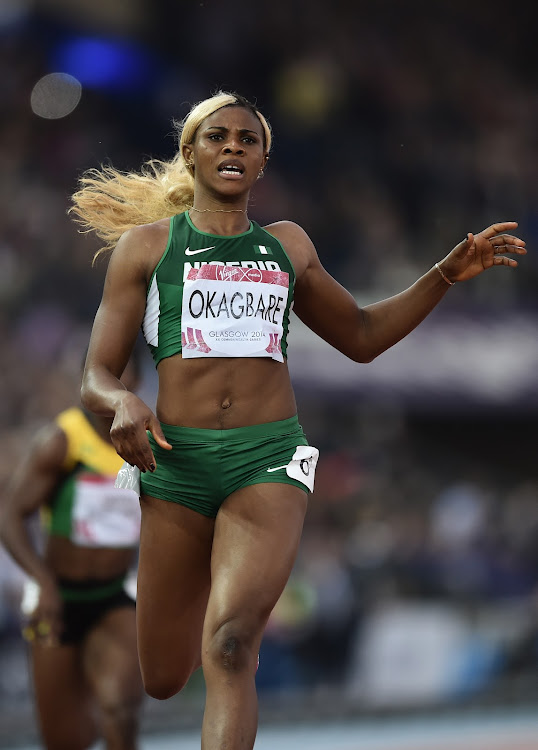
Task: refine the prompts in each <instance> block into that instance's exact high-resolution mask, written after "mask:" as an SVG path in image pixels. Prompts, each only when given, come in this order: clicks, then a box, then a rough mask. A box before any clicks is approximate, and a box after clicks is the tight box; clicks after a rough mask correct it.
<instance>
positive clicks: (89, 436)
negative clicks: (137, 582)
mask: <svg viewBox="0 0 538 750" xmlns="http://www.w3.org/2000/svg"><path fill="white" fill-rule="evenodd" d="M56 423H57V424H58V426H59V427H60V428H61V429H62V430H63V432H64V434H65V436H66V438H67V451H66V456H65V459H64V463H63V467H62V468H63V469H64V471H65V476H64V478H63V479H62V480H61V481H60V483H59V484H58V487H57V488H56V491H55V493H54V495H53V497H52V499H51V501H50V503H49V506H48V508H47V510H46V511H45V513H44V525H45V528H46V530H47V532H48V533H49V534H50V535H55V536H62V537H68V538H69V539H71V541H72V542H73V543H75V544H77V545H80V546H83V547H135V546H137V544H138V540H139V535H140V505H139V501H138V497H137V496H136V494H135V493H134V492H132V491H130V490H119V489H116V488H115V487H114V482H115V479H116V475H117V473H118V471H119V469H120V467H121V465H122V459H121V458H120V457H119V456H118V454H117V453H116V451H115V450H114V448H113V447H112V445H111V444H110V443H108V442H106V441H105V440H103V438H101V437H100V436H99V435H98V433H97V432H96V431H95V429H94V428H93V427H92V425H91V423H90V422H89V420H88V418H87V417H86V415H85V414H84V412H83V411H82V410H81V409H78V408H76V407H74V408H71V409H67V410H66V411H64V412H62V413H61V414H59V415H58V417H57V418H56Z"/></svg>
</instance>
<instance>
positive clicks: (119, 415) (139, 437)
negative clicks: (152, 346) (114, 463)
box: [81, 223, 171, 471]
mask: <svg viewBox="0 0 538 750" xmlns="http://www.w3.org/2000/svg"><path fill="white" fill-rule="evenodd" d="M165 227H166V225H163V224H160V223H158V224H153V225H148V226H143V227H136V228H135V229H131V230H129V231H128V232H126V233H125V234H124V235H122V237H121V239H120V240H119V242H118V244H117V246H116V248H115V249H114V251H113V253H112V256H111V258H110V263H109V266H108V270H107V275H106V279H105V285H104V289H103V297H102V300H101V304H100V305H99V309H98V310H97V314H96V316H95V320H94V324H93V328H92V334H91V338H90V345H89V348H88V355H87V358H86V365H85V368H84V375H83V378H82V390H81V397H82V403H83V404H84V406H85V407H86V408H87V409H89V410H90V411H93V412H95V413H96V414H101V415H104V416H111V417H113V423H112V428H111V430H110V437H111V440H112V443H113V445H114V448H115V449H116V451H117V453H118V454H119V455H120V456H121V457H122V458H123V459H124V460H125V461H127V462H128V463H130V464H131V465H132V466H138V468H139V469H140V470H141V471H146V470H147V469H149V470H150V471H154V469H155V457H154V456H153V452H152V450H151V447H150V444H149V441H148V437H147V432H146V430H149V431H150V432H151V433H152V434H153V437H154V438H155V440H156V441H157V443H158V444H159V445H161V446H162V447H163V448H167V449H169V448H170V447H171V446H170V445H169V444H168V443H167V441H166V439H165V437H164V434H163V432H162V430H161V426H160V424H159V421H158V419H157V417H156V416H155V414H154V413H153V412H152V411H151V409H150V408H149V407H148V406H147V405H146V404H145V403H144V402H143V401H142V400H141V399H140V398H138V396H136V395H135V394H134V393H131V392H130V391H128V390H127V389H126V388H125V386H124V385H123V383H122V382H121V380H120V378H121V375H122V373H123V371H124V369H125V367H126V365H127V362H128V360H129V357H130V354H131V352H132V350H133V347H134V345H135V342H136V338H137V335H138V331H139V330H140V326H141V324H142V320H143V317H144V311H145V307H146V289H147V283H148V278H149V275H150V273H151V270H152V269H153V267H154V266H155V264H156V262H157V260H158V258H159V257H160V256H161V255H162V252H163V251H164V247H165V245H166V239H167V236H168V233H167V229H166V231H163V228H165ZM163 243H164V244H163Z"/></svg>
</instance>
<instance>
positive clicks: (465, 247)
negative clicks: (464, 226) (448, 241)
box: [453, 232, 474, 258]
mask: <svg viewBox="0 0 538 750" xmlns="http://www.w3.org/2000/svg"><path fill="white" fill-rule="evenodd" d="M473 242H474V234H473V233H472V232H467V236H466V237H464V238H463V239H462V241H461V242H460V243H458V244H457V245H456V247H455V248H454V251H455V253H456V255H457V256H459V257H460V258H463V257H464V256H465V255H466V254H467V253H468V252H469V250H470V249H471V248H472V246H473ZM454 251H453V252H454Z"/></svg>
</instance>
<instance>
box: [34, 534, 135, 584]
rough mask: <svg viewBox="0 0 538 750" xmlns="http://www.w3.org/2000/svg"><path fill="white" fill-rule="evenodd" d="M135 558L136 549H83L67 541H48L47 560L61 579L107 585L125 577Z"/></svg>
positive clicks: (54, 537)
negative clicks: (97, 582) (94, 581)
mask: <svg viewBox="0 0 538 750" xmlns="http://www.w3.org/2000/svg"><path fill="white" fill-rule="evenodd" d="M135 554H136V550H135V549H133V548H122V549H116V548H114V547H80V546H78V545H76V544H74V543H73V542H72V541H71V540H70V539H67V538H66V537H60V536H56V535H53V536H50V537H49V538H48V540H47V544H46V548H45V554H44V557H45V560H46V562H47V564H48V566H49V567H50V569H51V570H52V571H53V573H54V574H55V575H56V576H57V577H58V578H66V579H69V580H72V581H84V580H86V579H92V580H101V581H107V580H110V579H112V578H117V577H119V576H121V575H123V574H124V573H125V572H126V571H127V570H128V569H129V567H130V566H131V565H132V564H133V561H134V558H135Z"/></svg>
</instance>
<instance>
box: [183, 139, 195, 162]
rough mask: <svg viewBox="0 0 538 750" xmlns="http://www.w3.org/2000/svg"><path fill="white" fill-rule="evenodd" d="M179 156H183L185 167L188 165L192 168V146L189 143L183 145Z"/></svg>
mask: <svg viewBox="0 0 538 750" xmlns="http://www.w3.org/2000/svg"><path fill="white" fill-rule="evenodd" d="M181 155H182V156H183V159H184V161H185V164H187V166H189V165H191V166H192V164H193V155H192V146H191V145H190V144H189V143H184V144H183V146H182V152H181Z"/></svg>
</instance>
